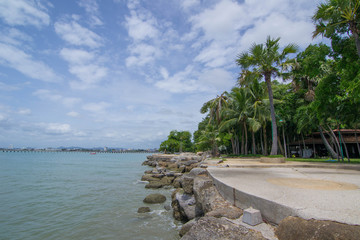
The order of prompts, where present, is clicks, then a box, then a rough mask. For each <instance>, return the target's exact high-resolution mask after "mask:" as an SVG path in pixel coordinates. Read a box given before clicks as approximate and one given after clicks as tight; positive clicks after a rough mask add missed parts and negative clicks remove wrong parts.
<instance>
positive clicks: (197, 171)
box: [189, 168, 208, 177]
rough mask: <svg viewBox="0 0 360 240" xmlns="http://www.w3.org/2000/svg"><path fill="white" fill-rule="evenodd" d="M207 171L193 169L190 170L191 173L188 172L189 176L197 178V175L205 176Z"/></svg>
mask: <svg viewBox="0 0 360 240" xmlns="http://www.w3.org/2000/svg"><path fill="white" fill-rule="evenodd" d="M207 174H208V173H207V171H206V169H203V168H193V169H191V171H190V172H189V176H194V177H195V176H199V175H206V176H207Z"/></svg>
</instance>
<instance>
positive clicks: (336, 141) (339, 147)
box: [328, 125, 344, 162]
mask: <svg viewBox="0 0 360 240" xmlns="http://www.w3.org/2000/svg"><path fill="white" fill-rule="evenodd" d="M328 128H329V131H330V133H331V135H332V136H333V138H334V140H335V144H336V146H337V147H338V149H339V155H340V156H341V160H342V161H343V162H344V156H343V155H344V154H343V152H342V149H341V146H340V143H339V140H338V138H337V137H336V135H335V133H334V131H333V130H332V129H331V127H330V126H329V125H328Z"/></svg>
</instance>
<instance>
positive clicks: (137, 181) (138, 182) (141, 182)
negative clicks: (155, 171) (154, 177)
mask: <svg viewBox="0 0 360 240" xmlns="http://www.w3.org/2000/svg"><path fill="white" fill-rule="evenodd" d="M148 183H149V182H148V181H141V180H136V181H135V182H133V184H134V185H136V184H148Z"/></svg>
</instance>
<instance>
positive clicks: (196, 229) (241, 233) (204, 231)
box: [181, 217, 265, 240]
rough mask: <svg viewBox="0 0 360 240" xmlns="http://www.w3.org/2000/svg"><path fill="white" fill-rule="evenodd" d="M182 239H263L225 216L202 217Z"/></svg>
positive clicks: (253, 231)
mask: <svg viewBox="0 0 360 240" xmlns="http://www.w3.org/2000/svg"><path fill="white" fill-rule="evenodd" d="M181 239H182V240H195V239H196V240H209V239H228V240H235V239H236V240H238V239H243V240H260V239H261V240H265V238H264V237H263V236H262V234H261V233H260V232H258V231H255V230H251V229H248V228H246V227H244V226H241V225H236V224H234V223H231V222H229V221H227V220H226V219H225V218H214V217H202V218H200V219H199V220H198V221H197V222H196V223H195V224H194V225H193V226H192V227H191V228H190V230H189V231H188V232H187V233H186V234H185V235H184V236H183V237H182V238H181Z"/></svg>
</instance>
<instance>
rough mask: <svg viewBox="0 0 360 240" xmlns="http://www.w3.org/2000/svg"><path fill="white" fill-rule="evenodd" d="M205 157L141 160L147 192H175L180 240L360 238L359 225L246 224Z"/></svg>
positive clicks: (295, 220) (292, 220)
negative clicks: (216, 181) (211, 173)
mask: <svg viewBox="0 0 360 240" xmlns="http://www.w3.org/2000/svg"><path fill="white" fill-rule="evenodd" d="M207 157H209V156H207V155H206V154H205V153H198V154H193V153H182V154H180V155H174V154H154V155H150V156H148V157H147V160H146V161H145V162H143V165H148V166H150V167H152V169H151V170H147V171H145V174H144V175H143V176H142V178H141V180H142V181H147V182H148V183H147V184H146V185H145V187H146V188H152V189H158V188H175V190H174V191H173V193H172V197H171V198H172V199H171V200H172V201H171V206H172V209H173V217H174V218H175V219H176V220H179V221H181V222H183V223H184V225H183V226H182V228H181V230H180V232H179V235H180V237H181V239H183V240H184V239H185V240H190V239H197V240H201V239H204V240H205V239H206V240H208V239H271V240H272V239H280V240H282V239H358V237H359V236H360V226H351V225H346V224H341V223H335V222H331V221H318V220H304V219H301V218H297V217H287V218H285V219H284V220H283V221H282V222H281V223H280V224H279V226H275V225H272V224H267V223H261V224H259V225H257V226H250V225H248V224H245V223H243V221H242V218H243V213H244V209H240V208H237V207H235V206H233V205H232V204H231V203H229V202H228V201H226V200H225V199H224V198H223V197H222V196H221V195H220V193H219V192H218V191H217V189H216V187H215V186H214V184H213V181H212V179H211V178H210V176H209V175H208V172H207V170H206V167H207V165H206V164H205V163H204V161H205V160H206V159H207ZM152 195H157V194H152ZM157 197H158V198H160V199H162V200H160V201H159V203H160V202H162V201H163V198H162V197H160V196H157ZM144 201H145V199H144ZM155 202H156V200H155ZM139 210H140V209H139ZM143 210H144V209H142V211H143ZM147 210H148V209H146V211H147ZM245 211H246V210H245Z"/></svg>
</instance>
